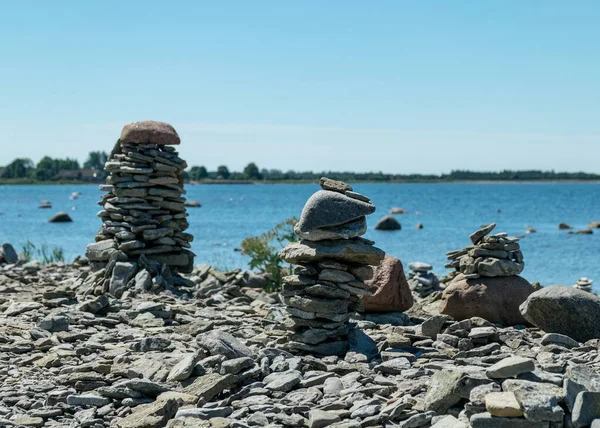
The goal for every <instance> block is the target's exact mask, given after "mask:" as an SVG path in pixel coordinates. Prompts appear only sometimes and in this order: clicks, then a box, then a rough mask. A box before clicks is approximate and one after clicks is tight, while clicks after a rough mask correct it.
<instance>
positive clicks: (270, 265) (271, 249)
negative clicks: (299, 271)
mask: <svg viewBox="0 0 600 428" xmlns="http://www.w3.org/2000/svg"><path fill="white" fill-rule="evenodd" d="M297 222H298V219H297V218H296V217H292V218H288V219H287V220H285V221H283V222H281V223H279V224H278V225H277V226H275V227H274V228H273V229H271V230H269V231H267V232H265V233H263V234H261V235H258V236H251V237H248V238H246V239H244V240H243V241H242V254H244V255H247V256H250V263H248V265H249V266H250V269H259V270H260V271H261V272H266V273H267V274H269V278H270V279H271V281H270V282H269V285H268V286H267V287H266V289H267V291H275V290H278V289H279V288H280V287H281V282H282V270H283V266H282V264H283V260H282V259H281V257H279V250H280V249H281V248H283V247H284V246H285V245H286V244H287V243H288V242H295V241H297V240H298V239H297V238H296V234H295V233H294V225H295V224H296V223H297Z"/></svg>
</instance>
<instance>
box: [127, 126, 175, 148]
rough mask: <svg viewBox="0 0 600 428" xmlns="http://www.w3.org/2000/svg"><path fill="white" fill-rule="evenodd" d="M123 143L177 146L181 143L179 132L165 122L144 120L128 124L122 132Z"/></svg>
mask: <svg viewBox="0 0 600 428" xmlns="http://www.w3.org/2000/svg"><path fill="white" fill-rule="evenodd" d="M120 141H121V143H129V144H132V143H134V144H146V143H150V144H159V145H165V144H170V145H176V144H179V143H180V142H181V140H180V139H179V135H177V131H175V128H173V127H172V126H171V125H169V124H168V123H165V122H156V121H154V120H144V121H142V122H133V123H128V124H127V125H125V126H124V127H123V130H122V131H121V138H120Z"/></svg>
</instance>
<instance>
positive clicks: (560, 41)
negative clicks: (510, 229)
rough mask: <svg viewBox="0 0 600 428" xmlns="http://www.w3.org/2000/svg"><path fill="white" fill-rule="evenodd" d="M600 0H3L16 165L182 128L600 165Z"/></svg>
mask: <svg viewBox="0 0 600 428" xmlns="http://www.w3.org/2000/svg"><path fill="white" fill-rule="evenodd" d="M599 22H600V2H598V1H597V0H589V1H585V0H579V1H574V2H569V1H564V0H558V1H555V0H529V1H523V0H497V1H495V0H486V1H472V0H453V1H403V0H390V1H380V0H375V1H367V0H363V1H354V0H339V1H336V0H326V1H325V0H306V1H301V0H294V1H292V0H289V1H288V0H273V1H266V0H265V1H260V0H256V1H251V0H239V1H227V0H219V1H217V0H214V1H187V2H186V1H168V2H167V1H162V2H158V1H151V0H145V1H133V0H125V1H123V0H114V1H113V0H108V1H107V0H103V1H99V0H98V1H77V0H72V1H60V0H54V1H42V0H39V1H27V0H18V1H16V0H0V148H1V150H0V165H2V164H6V163H8V162H10V161H11V160H12V159H14V158H15V157H30V158H32V159H33V160H34V161H36V162H37V161H38V160H39V159H40V158H41V157H42V156H43V155H44V154H48V155H51V156H55V157H65V156H71V157H77V158H78V159H80V160H84V159H85V157H86V154H87V153H88V152H89V151H91V150H106V151H110V149H111V148H112V145H113V144H114V142H115V141H116V139H117V138H118V136H119V134H120V130H121V127H122V126H123V125H124V124H125V123H128V122H132V121H137V120H145V119H154V120H162V121H166V122H170V123H171V124H173V125H174V126H175V128H176V129H177V131H178V132H179V135H180V136H181V138H182V145H181V147H180V152H181V153H182V156H183V157H185V158H186V159H187V160H188V163H189V164H190V165H205V166H206V167H207V168H209V169H215V168H216V166H217V165H219V164H226V165H228V166H229V167H230V169H235V170H240V169H242V168H243V166H244V165H245V164H247V163H248V162H250V161H254V162H256V163H257V164H258V165H259V167H261V168H262V167H267V168H280V169H284V170H286V169H297V170H315V171H321V170H354V171H384V172H389V173H413V172H420V173H440V172H449V171H450V170H451V169H473V170H501V169H525V168H535V169H555V170H561V171H580V170H583V171H587V172H596V173H600V25H599Z"/></svg>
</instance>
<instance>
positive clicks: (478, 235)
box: [446, 223, 525, 279]
mask: <svg viewBox="0 0 600 428" xmlns="http://www.w3.org/2000/svg"><path fill="white" fill-rule="evenodd" d="M495 227H496V223H492V224H490V225H488V226H486V227H483V228H481V229H479V230H477V231H476V232H474V233H472V234H471V236H470V238H471V242H472V243H473V245H470V246H468V247H466V248H463V249H461V250H455V251H450V252H449V253H447V254H446V255H447V256H448V259H449V260H450V263H448V264H447V265H446V268H448V269H455V271H454V272H451V273H450V275H449V277H450V278H453V277H456V276H457V275H458V274H459V273H462V274H463V275H464V276H465V278H467V279H475V278H479V277H482V276H483V277H489V278H493V277H498V276H514V275H519V274H520V273H521V272H522V271H523V269H524V268H525V263H524V261H523V253H522V252H521V249H520V246H519V238H513V237H509V236H508V235H507V234H506V233H497V234H495V235H490V232H491V231H492V230H494V228H495Z"/></svg>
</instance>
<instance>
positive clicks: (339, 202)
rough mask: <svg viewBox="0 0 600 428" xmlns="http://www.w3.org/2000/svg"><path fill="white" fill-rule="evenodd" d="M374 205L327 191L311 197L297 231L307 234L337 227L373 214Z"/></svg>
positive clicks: (320, 191)
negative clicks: (324, 228)
mask: <svg viewBox="0 0 600 428" xmlns="http://www.w3.org/2000/svg"><path fill="white" fill-rule="evenodd" d="M374 212H375V205H373V204H371V203H368V202H363V201H359V200H358V199H353V198H349V197H348V196H346V195H344V194H342V193H338V192H332V191H327V190H319V191H318V192H316V193H315V194H314V195H312V196H311V197H310V198H309V199H308V201H306V205H304V209H303V210H302V214H301V216H300V221H299V222H298V230H299V231H300V232H309V231H311V230H315V229H319V228H322V227H329V226H337V225H340V224H344V223H347V222H349V221H352V220H355V219H358V218H360V217H363V216H366V215H369V214H373V213H374Z"/></svg>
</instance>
